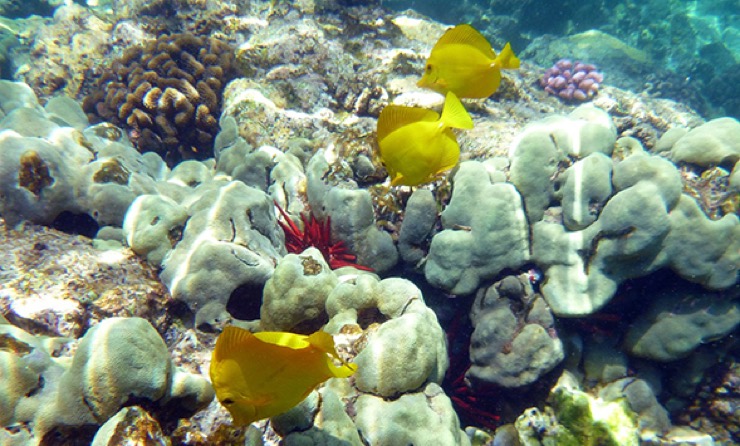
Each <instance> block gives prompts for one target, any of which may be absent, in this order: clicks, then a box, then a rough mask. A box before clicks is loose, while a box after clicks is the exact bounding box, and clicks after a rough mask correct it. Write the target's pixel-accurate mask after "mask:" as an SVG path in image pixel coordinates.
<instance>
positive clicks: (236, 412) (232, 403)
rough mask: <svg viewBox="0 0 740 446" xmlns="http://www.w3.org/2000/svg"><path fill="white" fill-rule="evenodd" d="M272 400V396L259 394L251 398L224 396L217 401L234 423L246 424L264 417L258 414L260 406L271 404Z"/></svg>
mask: <svg viewBox="0 0 740 446" xmlns="http://www.w3.org/2000/svg"><path fill="white" fill-rule="evenodd" d="M274 400H275V398H274V396H269V395H259V396H257V397H252V398H235V399H233V400H231V399H228V398H224V399H223V400H219V401H220V402H221V404H223V406H224V407H225V408H226V410H228V411H229V413H230V414H231V417H232V418H233V419H234V424H237V425H240V426H246V425H248V424H252V423H254V422H255V421H258V420H261V419H262V418H265V417H262V416H260V411H261V410H262V408H264V407H268V406H269V405H270V404H272V403H273V401H274Z"/></svg>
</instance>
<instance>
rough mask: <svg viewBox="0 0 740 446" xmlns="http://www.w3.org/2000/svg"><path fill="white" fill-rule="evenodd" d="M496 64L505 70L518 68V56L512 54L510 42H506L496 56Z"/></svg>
mask: <svg viewBox="0 0 740 446" xmlns="http://www.w3.org/2000/svg"><path fill="white" fill-rule="evenodd" d="M495 63H496V66H498V67H501V68H503V69H507V70H514V69H517V68H519V58H518V57H516V55H514V50H512V49H511V43H509V42H506V45H505V46H504V49H503V50H501V53H500V54H499V55H498V57H496V62H495Z"/></svg>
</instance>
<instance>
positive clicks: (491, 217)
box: [424, 161, 529, 294]
mask: <svg viewBox="0 0 740 446" xmlns="http://www.w3.org/2000/svg"><path fill="white" fill-rule="evenodd" d="M441 219H442V227H443V228H444V229H443V230H442V231H441V232H439V233H438V234H436V235H435V236H434V238H432V243H431V245H430V248H429V255H428V256H427V259H426V265H425V267H424V274H425V276H426V278H427V280H428V281H429V282H430V283H431V284H432V285H435V286H437V287H439V288H443V289H445V290H448V291H449V292H451V293H453V294H470V293H472V292H474V291H475V290H476V289H477V288H478V286H479V284H480V282H481V281H482V280H486V279H490V278H492V277H494V276H496V275H497V274H498V273H500V272H501V271H502V270H504V269H505V268H512V269H515V268H518V267H520V266H521V265H523V264H524V263H525V262H526V261H527V260H529V230H528V227H527V219H526V216H525V214H524V212H523V209H522V203H521V197H520V195H519V193H517V191H516V189H515V188H514V187H512V186H511V184H508V183H491V181H490V177H489V175H488V173H487V171H486V169H485V167H484V166H483V165H482V164H481V163H479V162H475V161H467V162H464V163H462V164H461V165H460V168H459V170H458V172H457V173H456V174H455V177H454V178H453V189H452V198H451V199H450V204H449V205H448V206H447V207H446V208H445V210H444V211H443V212H442V215H441Z"/></svg>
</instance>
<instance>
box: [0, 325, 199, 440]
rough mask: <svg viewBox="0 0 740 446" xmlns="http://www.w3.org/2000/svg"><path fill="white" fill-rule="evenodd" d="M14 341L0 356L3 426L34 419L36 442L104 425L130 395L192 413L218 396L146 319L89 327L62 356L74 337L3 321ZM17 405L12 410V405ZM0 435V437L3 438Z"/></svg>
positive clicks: (2, 331)
mask: <svg viewBox="0 0 740 446" xmlns="http://www.w3.org/2000/svg"><path fill="white" fill-rule="evenodd" d="M0 337H1V338H2V339H3V340H4V343H5V345H6V346H10V347H13V348H12V349H7V350H8V351H3V352H1V354H0V361H2V362H3V369H4V370H14V367H15V366H18V365H20V366H21V368H20V369H17V370H16V371H17V373H14V374H7V375H4V377H5V378H4V379H3V380H2V385H0V400H2V402H3V407H4V408H5V409H7V410H4V411H3V414H2V422H3V423H2V425H3V426H5V427H7V426H10V425H21V424H24V425H31V426H33V428H32V431H31V432H32V435H34V436H35V442H38V441H40V440H41V439H42V438H43V437H44V436H45V435H46V434H47V433H49V432H51V431H53V430H55V429H61V430H64V429H65V428H66V429H74V428H83V427H89V426H95V425H100V424H103V423H105V422H106V421H107V420H108V419H110V418H111V417H112V416H114V415H115V414H116V413H117V412H118V411H119V410H120V409H121V408H122V407H123V406H124V405H125V404H127V403H129V402H130V401H131V400H132V399H134V400H138V401H148V402H149V403H150V404H152V405H153V406H152V407H160V408H164V409H165V410H177V411H182V412H180V413H182V414H188V413H190V414H193V413H195V412H197V411H199V410H201V409H203V408H204V407H206V406H207V405H208V404H209V403H210V402H211V401H212V400H213V397H214V392H213V389H212V388H211V385H210V383H208V381H207V380H206V379H205V378H203V377H202V376H200V375H193V374H190V373H188V372H185V371H183V370H182V369H180V368H178V367H176V366H175V365H174V364H173V362H172V359H170V353H169V351H168V349H167V346H166V345H165V343H164V340H162V338H161V337H160V335H159V333H157V331H156V330H155V329H154V327H153V326H152V325H151V324H150V323H149V322H147V321H146V320H145V319H141V318H136V317H134V318H115V317H114V318H109V319H105V320H103V321H102V322H100V323H99V324H97V325H95V326H94V327H92V328H91V329H90V330H88V332H87V333H86V334H85V336H83V337H82V339H81V340H80V342H79V344H78V346H77V350H76V351H75V353H74V356H73V357H72V358H64V357H61V358H60V357H58V356H59V352H60V350H61V349H60V347H61V346H63V345H64V344H66V343H69V342H71V340H69V339H54V338H44V337H41V336H38V337H34V336H32V335H30V334H28V333H25V332H24V331H23V330H20V329H19V328H16V327H13V326H11V325H9V324H0ZM10 409H14V410H10ZM0 438H2V437H0Z"/></svg>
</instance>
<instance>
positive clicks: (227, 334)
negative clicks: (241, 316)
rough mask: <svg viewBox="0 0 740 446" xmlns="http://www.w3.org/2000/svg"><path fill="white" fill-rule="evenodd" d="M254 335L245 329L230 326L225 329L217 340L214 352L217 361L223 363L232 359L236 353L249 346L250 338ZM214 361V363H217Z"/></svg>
mask: <svg viewBox="0 0 740 446" xmlns="http://www.w3.org/2000/svg"><path fill="white" fill-rule="evenodd" d="M253 336H254V335H253V334H252V333H251V332H250V331H248V330H244V329H243V328H239V327H234V326H232V325H229V326H227V327H225V328H224V331H223V332H221V335H220V336H219V337H218V339H216V347H215V348H214V350H213V357H214V359H215V361H221V360H224V359H226V358H229V357H231V356H232V355H233V354H234V353H235V352H238V351H240V350H241V349H242V348H244V346H246V345H248V344H249V342H250V340H251V339H250V338H252V337H253ZM215 361H214V362H215Z"/></svg>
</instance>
